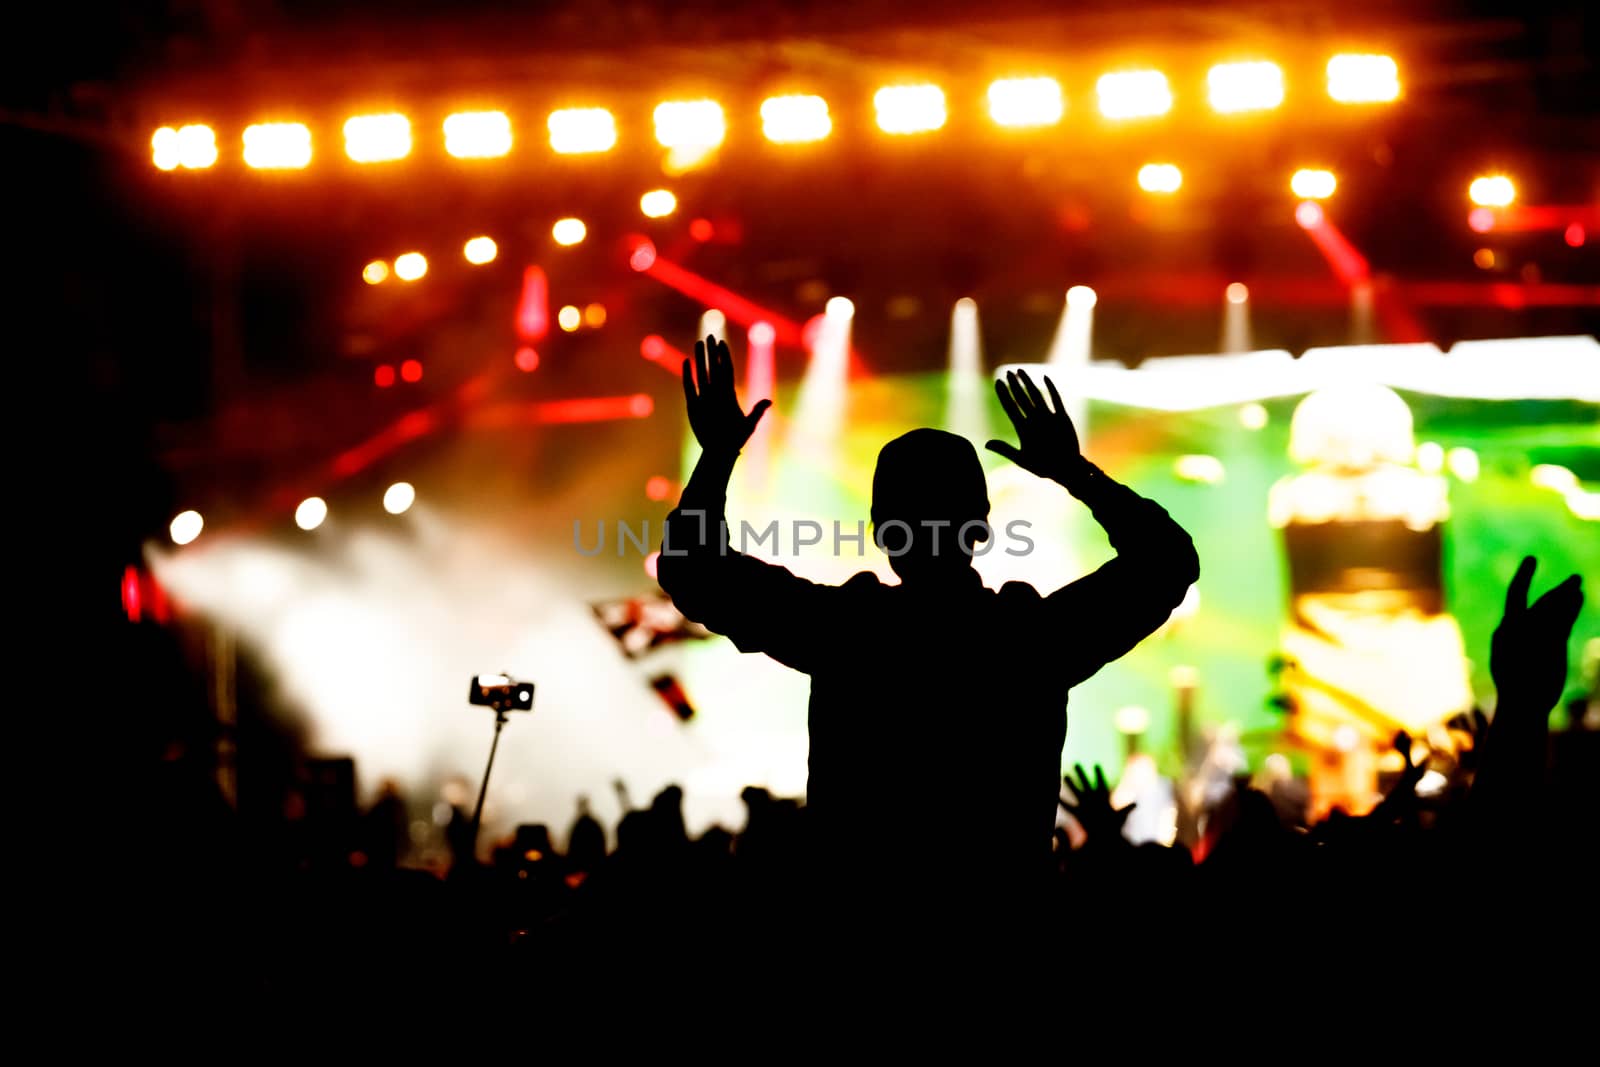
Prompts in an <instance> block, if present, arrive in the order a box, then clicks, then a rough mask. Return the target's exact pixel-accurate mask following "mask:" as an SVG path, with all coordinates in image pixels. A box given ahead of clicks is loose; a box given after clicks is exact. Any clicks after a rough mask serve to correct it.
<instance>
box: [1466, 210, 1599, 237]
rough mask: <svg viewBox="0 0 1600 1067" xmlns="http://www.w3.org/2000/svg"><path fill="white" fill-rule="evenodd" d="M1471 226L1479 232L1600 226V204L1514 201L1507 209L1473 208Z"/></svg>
mask: <svg viewBox="0 0 1600 1067" xmlns="http://www.w3.org/2000/svg"><path fill="white" fill-rule="evenodd" d="M1467 225H1468V226H1469V227H1471V228H1472V230H1473V231H1474V232H1475V233H1488V232H1489V231H1490V230H1499V231H1500V232H1502V233H1528V232H1531V231H1538V230H1565V229H1566V228H1567V227H1569V226H1583V227H1587V228H1590V229H1592V228H1594V227H1595V226H1600V206H1597V205H1594V204H1512V205H1511V206H1509V207H1503V208H1486V207H1479V208H1473V209H1472V210H1471V211H1469V212H1468V213H1467Z"/></svg>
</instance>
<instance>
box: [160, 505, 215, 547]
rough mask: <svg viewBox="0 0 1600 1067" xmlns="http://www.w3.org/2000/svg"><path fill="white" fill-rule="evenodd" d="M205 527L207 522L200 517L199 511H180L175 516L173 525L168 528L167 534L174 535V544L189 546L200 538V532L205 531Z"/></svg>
mask: <svg viewBox="0 0 1600 1067" xmlns="http://www.w3.org/2000/svg"><path fill="white" fill-rule="evenodd" d="M205 525H206V521H205V519H203V518H201V517H200V513H199V512H198V511H180V512H179V513H178V514H177V515H175V516H173V519H172V525H170V526H168V527H167V532H168V533H170V534H171V535H172V543H173V544H175V545H187V544H189V543H190V542H192V541H193V540H194V539H195V538H196V537H199V536H200V531H201V530H203V529H205Z"/></svg>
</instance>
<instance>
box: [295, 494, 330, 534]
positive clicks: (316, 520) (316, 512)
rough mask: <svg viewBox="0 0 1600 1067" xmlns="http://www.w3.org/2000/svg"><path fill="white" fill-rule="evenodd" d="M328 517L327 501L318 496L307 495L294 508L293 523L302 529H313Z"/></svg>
mask: <svg viewBox="0 0 1600 1067" xmlns="http://www.w3.org/2000/svg"><path fill="white" fill-rule="evenodd" d="M327 517H328V502H327V501H326V500H323V499H322V498H321V497H320V496H308V497H306V498H305V499H304V500H302V501H300V506H299V507H297V508H295V509H294V524H295V525H296V526H298V527H300V529H302V530H315V529H316V528H317V527H318V526H321V525H322V523H323V520H324V519H326V518H327Z"/></svg>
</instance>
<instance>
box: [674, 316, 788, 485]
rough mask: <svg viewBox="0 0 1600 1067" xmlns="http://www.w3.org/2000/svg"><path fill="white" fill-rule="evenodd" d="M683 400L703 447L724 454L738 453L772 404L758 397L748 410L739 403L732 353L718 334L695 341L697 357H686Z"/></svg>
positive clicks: (709, 451) (705, 449)
mask: <svg viewBox="0 0 1600 1067" xmlns="http://www.w3.org/2000/svg"><path fill="white" fill-rule="evenodd" d="M691 363H692V364H693V366H692V367H691V366H690V364H691ZM696 382H698V383H699V384H698V387H696ZM683 402H684V406H685V407H686V408H688V411H689V428H690V429H691V430H693V431H694V437H695V440H696V441H699V442H700V448H701V451H703V452H706V453H710V454H713V455H723V456H736V455H738V454H739V450H740V449H742V448H744V446H745V442H746V441H748V440H750V435H751V434H753V433H755V430H756V424H757V423H758V422H760V421H761V416H762V415H765V414H766V412H767V409H768V408H769V407H771V406H772V401H770V400H757V401H756V404H755V407H753V408H751V409H750V412H749V413H748V414H746V413H745V411H744V410H743V409H742V408H740V407H739V398H738V396H737V395H736V394H735V392H734V387H733V355H732V353H730V352H729V351H728V342H726V341H719V340H717V339H716V338H715V337H707V338H706V339H705V340H704V341H696V342H695V343H694V359H693V360H687V359H686V360H684V361H683Z"/></svg>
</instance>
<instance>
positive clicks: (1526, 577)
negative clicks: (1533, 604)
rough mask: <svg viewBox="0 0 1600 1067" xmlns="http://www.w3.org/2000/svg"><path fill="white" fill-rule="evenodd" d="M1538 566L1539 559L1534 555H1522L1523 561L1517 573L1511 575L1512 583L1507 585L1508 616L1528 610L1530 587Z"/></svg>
mask: <svg viewBox="0 0 1600 1067" xmlns="http://www.w3.org/2000/svg"><path fill="white" fill-rule="evenodd" d="M1537 566H1538V561H1537V560H1535V559H1534V558H1533V557H1532V556H1524V557H1522V562H1521V563H1520V564H1518V565H1517V573H1516V574H1514V575H1512V576H1511V584H1510V585H1508V586H1506V617H1507V618H1511V617H1513V616H1516V615H1521V614H1522V613H1523V612H1525V611H1527V610H1528V587H1529V586H1531V585H1532V584H1533V571H1534V568H1535V567H1537Z"/></svg>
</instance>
